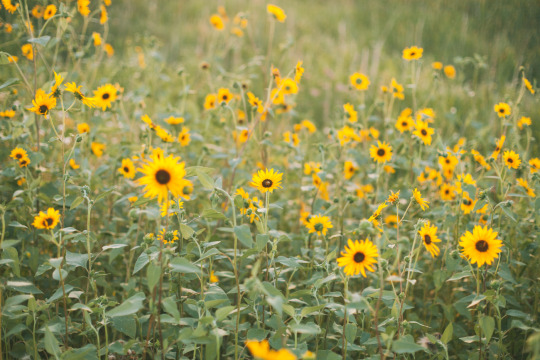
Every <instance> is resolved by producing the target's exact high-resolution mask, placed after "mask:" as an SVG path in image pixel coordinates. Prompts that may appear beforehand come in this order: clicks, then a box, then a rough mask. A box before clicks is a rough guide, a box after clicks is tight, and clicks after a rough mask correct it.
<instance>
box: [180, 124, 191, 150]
mask: <svg viewBox="0 0 540 360" xmlns="http://www.w3.org/2000/svg"><path fill="white" fill-rule="evenodd" d="M178 142H179V143H180V145H181V146H182V147H184V146H188V145H189V143H190V142H191V135H190V134H189V128H187V127H185V126H183V127H182V131H181V132H180V134H178Z"/></svg>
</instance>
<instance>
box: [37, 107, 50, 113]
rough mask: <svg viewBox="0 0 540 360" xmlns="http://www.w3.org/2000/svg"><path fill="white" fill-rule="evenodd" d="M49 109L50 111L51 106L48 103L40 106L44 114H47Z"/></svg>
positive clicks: (40, 111)
mask: <svg viewBox="0 0 540 360" xmlns="http://www.w3.org/2000/svg"><path fill="white" fill-rule="evenodd" d="M48 111H49V108H48V107H47V105H41V106H40V107H39V113H40V114H42V115H46V114H47V112H48Z"/></svg>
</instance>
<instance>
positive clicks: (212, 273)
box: [210, 270, 219, 284]
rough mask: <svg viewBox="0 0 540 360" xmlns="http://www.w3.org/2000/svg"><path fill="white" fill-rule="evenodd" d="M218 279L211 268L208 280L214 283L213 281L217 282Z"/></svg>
mask: <svg viewBox="0 0 540 360" xmlns="http://www.w3.org/2000/svg"><path fill="white" fill-rule="evenodd" d="M218 281H219V278H218V277H217V276H216V274H215V273H214V270H212V271H211V272H210V282H211V283H213V284H214V283H217V282H218Z"/></svg>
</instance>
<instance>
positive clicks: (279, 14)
mask: <svg viewBox="0 0 540 360" xmlns="http://www.w3.org/2000/svg"><path fill="white" fill-rule="evenodd" d="M266 11H267V12H268V13H269V14H270V15H273V16H274V19H276V20H277V21H279V22H285V19H286V18H287V15H286V14H285V11H283V9H282V8H280V7H279V6H276V5H272V4H268V5H267V6H266Z"/></svg>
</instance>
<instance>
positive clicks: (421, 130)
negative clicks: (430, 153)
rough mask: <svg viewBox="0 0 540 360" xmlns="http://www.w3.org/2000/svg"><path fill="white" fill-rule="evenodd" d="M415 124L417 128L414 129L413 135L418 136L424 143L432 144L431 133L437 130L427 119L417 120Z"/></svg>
mask: <svg viewBox="0 0 540 360" xmlns="http://www.w3.org/2000/svg"><path fill="white" fill-rule="evenodd" d="M414 126H415V128H416V130H415V131H413V135H416V136H418V137H419V138H420V140H422V142H423V143H424V145H431V135H433V133H434V132H435V130H433V129H432V128H430V127H429V125H428V123H427V122H426V121H422V120H416V124H415V125H414Z"/></svg>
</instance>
